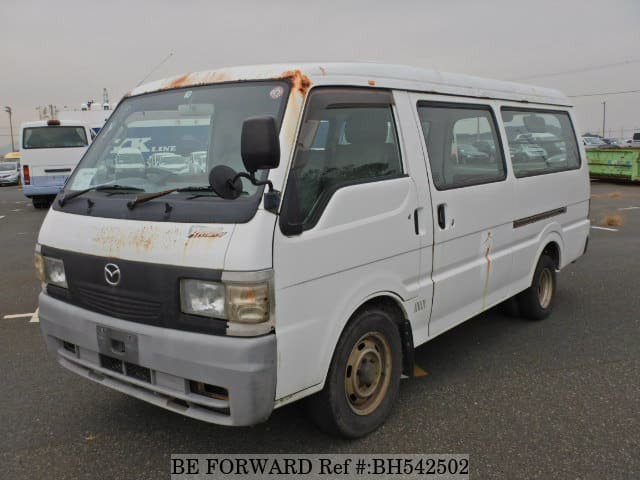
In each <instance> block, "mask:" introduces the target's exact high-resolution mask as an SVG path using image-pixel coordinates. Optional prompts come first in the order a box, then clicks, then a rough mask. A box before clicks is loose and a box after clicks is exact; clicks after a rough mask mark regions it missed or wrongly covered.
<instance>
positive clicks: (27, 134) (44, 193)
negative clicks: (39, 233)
mask: <svg viewBox="0 0 640 480" xmlns="http://www.w3.org/2000/svg"><path fill="white" fill-rule="evenodd" d="M91 138H92V136H91V130H90V129H89V126H88V125H87V124H85V123H83V122H78V121H73V120H39V121H35V122H25V123H23V124H22V125H21V127H20V139H21V147H20V154H21V162H22V171H21V177H22V186H23V190H24V194H25V196H26V197H27V198H30V199H31V200H32V202H33V206H34V207H36V208H46V207H48V206H49V204H50V203H51V200H52V199H53V198H54V197H55V196H56V195H57V194H58V192H59V191H60V190H62V187H63V186H64V183H65V181H66V180H67V178H69V175H71V172H72V171H73V169H74V168H75V166H76V165H77V164H78V162H79V161H80V159H81V158H82V155H84V152H85V151H86V150H87V146H88V145H89V143H90V142H91Z"/></svg>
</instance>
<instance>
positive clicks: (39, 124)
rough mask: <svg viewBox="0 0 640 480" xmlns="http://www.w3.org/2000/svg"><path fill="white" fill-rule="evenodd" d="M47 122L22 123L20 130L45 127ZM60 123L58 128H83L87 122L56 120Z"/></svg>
mask: <svg viewBox="0 0 640 480" xmlns="http://www.w3.org/2000/svg"><path fill="white" fill-rule="evenodd" d="M48 121H49V120H34V121H31V122H23V123H22V124H21V125H20V128H29V127H46V126H48V125H47V122H48ZM58 121H59V122H60V126H63V127H85V126H87V122H81V121H79V120H58Z"/></svg>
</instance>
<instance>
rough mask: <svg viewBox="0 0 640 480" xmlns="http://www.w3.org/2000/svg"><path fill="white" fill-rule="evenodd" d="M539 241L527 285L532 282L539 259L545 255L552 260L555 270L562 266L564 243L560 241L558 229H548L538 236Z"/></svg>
mask: <svg viewBox="0 0 640 480" xmlns="http://www.w3.org/2000/svg"><path fill="white" fill-rule="evenodd" d="M540 238H541V241H540V242H539V243H538V245H539V246H538V251H537V252H536V256H535V257H534V258H535V262H533V265H531V270H530V272H529V284H530V283H531V282H532V281H533V275H534V273H535V270H536V266H537V265H538V261H539V260H540V257H541V256H542V255H543V254H545V253H547V254H549V256H550V257H551V258H553V260H554V262H555V264H556V270H560V269H562V267H563V266H564V265H563V263H562V262H563V252H564V242H563V241H562V236H561V235H560V231H559V229H548V230H546V231H545V232H543V234H542V235H541V236H540Z"/></svg>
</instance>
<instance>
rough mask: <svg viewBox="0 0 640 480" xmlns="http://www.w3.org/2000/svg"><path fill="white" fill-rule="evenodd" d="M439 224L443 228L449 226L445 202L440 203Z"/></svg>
mask: <svg viewBox="0 0 640 480" xmlns="http://www.w3.org/2000/svg"><path fill="white" fill-rule="evenodd" d="M438 226H439V227H440V228H441V229H442V230H444V228H445V227H446V226H447V219H446V217H445V214H444V203H441V204H440V205H438Z"/></svg>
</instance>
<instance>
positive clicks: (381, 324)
mask: <svg viewBox="0 0 640 480" xmlns="http://www.w3.org/2000/svg"><path fill="white" fill-rule="evenodd" d="M377 342H379V345H378V343H377ZM385 342H386V343H385ZM365 345H366V350H365ZM372 346H373V347H376V348H371V347H372ZM378 347H379V349H378ZM375 350H377V352H376V351H375ZM387 351H388V352H389V354H388V355H387V354H386V353H385V352H387ZM364 352H370V353H364ZM354 355H355V356H359V358H360V360H359V361H357V362H354ZM367 355H371V357H367ZM387 358H388V359H389V361H390V366H388V365H389V364H388V363H387V362H386V360H387ZM376 361H377V362H378V365H387V367H386V368H380V369H378V368H376V366H375V365H376ZM350 363H353V364H357V365H358V368H357V373H355V374H352V373H353V369H354V368H355V367H354V366H353V365H349V364H350ZM368 365H369V366H368ZM371 365H373V367H372V366H371ZM350 369H351V370H350ZM372 370H373V371H372ZM363 371H364V373H363V374H362V372H363ZM378 372H385V373H383V374H379V373H378ZM401 372H402V345H401V342H400V334H399V330H398V324H397V321H396V319H395V318H394V316H393V314H392V313H390V312H389V311H387V310H384V309H382V308H379V307H367V308H365V309H363V310H361V311H360V312H357V313H356V314H355V315H354V317H353V318H352V319H351V321H350V322H349V324H348V325H347V327H346V329H345V330H344V332H343V333H342V336H341V337H340V340H339V341H338V345H337V347H336V350H335V352H334V354H333V359H332V361H331V366H330V367H329V373H328V374H327V379H326V382H325V386H324V389H323V390H322V391H321V392H320V393H318V394H316V395H314V396H313V397H311V398H310V399H309V401H308V406H309V413H310V415H311V418H312V419H313V420H314V422H315V423H316V424H317V425H318V427H320V429H321V430H323V431H325V432H326V433H329V434H331V435H337V436H342V437H346V438H358V437H362V436H364V435H367V434H368V433H371V432H373V431H374V430H375V429H377V428H378V427H379V426H380V425H382V424H383V423H384V421H385V420H386V419H387V417H388V416H389V414H390V413H391V409H392V408H393V404H394V403H395V401H396V398H397V396H398V390H399V388H400V375H401ZM372 380H373V381H372ZM367 382H369V383H368V384H367ZM356 384H358V386H359V387H362V389H367V388H368V389H370V388H371V387H372V386H373V387H374V388H373V392H372V394H371V395H370V397H365V396H363V397H360V398H358V397H357V395H355V394H354V393H352V394H351V395H350V397H348V396H347V389H348V388H353V385H356ZM360 384H361V385H360ZM350 386H351V387H350ZM362 389H360V390H357V391H358V393H360V392H361V390H362ZM365 393H366V392H365ZM356 402H362V404H357V403H356ZM369 409H371V411H370V412H369V411H367V410H369ZM357 412H359V413H357ZM365 412H366V413H365Z"/></svg>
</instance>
